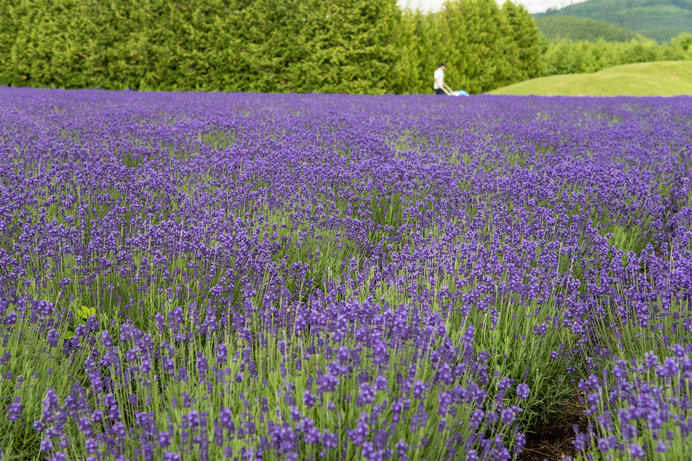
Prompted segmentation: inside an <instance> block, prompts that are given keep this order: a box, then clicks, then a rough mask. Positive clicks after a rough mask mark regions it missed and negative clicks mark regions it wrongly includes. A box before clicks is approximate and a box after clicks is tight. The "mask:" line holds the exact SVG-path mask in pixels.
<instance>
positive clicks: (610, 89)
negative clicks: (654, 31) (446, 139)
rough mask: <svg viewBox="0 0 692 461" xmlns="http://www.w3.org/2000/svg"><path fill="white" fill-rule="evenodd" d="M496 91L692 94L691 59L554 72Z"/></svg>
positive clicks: (591, 94) (568, 93) (611, 94)
mask: <svg viewBox="0 0 692 461" xmlns="http://www.w3.org/2000/svg"><path fill="white" fill-rule="evenodd" d="M491 93H493V94H517V95H528V94H537V95H544V96H557V95H562V96H617V95H629V96H674V95H680V94H688V95H692V61H659V62H644V63H639V64H627V65H624V66H616V67H610V68H608V69H604V70H602V71H599V72H594V73H592V74H571V75H553V76H551V77H542V78H536V79H533V80H526V81H524V82H520V83H516V84H514V85H510V86H506V87H504V88H499V89H497V90H494V91H492V92H491Z"/></svg>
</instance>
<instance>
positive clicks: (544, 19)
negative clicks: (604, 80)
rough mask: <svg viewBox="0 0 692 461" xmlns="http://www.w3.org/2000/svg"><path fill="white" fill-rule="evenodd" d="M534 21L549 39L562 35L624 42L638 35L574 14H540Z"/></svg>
mask: <svg viewBox="0 0 692 461" xmlns="http://www.w3.org/2000/svg"><path fill="white" fill-rule="evenodd" d="M534 21H535V22H536V26H538V30H539V31H540V32H541V33H542V34H543V35H545V37H546V38H548V39H550V40H552V39H556V38H558V37H562V38H569V39H571V40H589V41H593V42H595V41H598V40H599V39H603V40H606V41H613V42H626V41H628V40H632V39H634V38H637V37H638V36H639V34H637V33H635V32H632V31H631V30H627V29H625V28H623V27H620V26H618V25H616V24H611V23H609V22H605V21H599V20H596V19H588V18H580V17H576V16H541V17H536V18H534Z"/></svg>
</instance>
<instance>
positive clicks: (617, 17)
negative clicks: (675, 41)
mask: <svg viewBox="0 0 692 461" xmlns="http://www.w3.org/2000/svg"><path fill="white" fill-rule="evenodd" d="M555 16H577V17H581V18H587V19H597V20H600V21H606V22H610V23H613V24H617V25H619V26H621V27H624V28H625V29H628V30H631V31H633V32H636V33H639V34H642V35H645V36H647V37H651V38H653V39H654V40H657V41H659V42H666V41H668V40H670V39H671V38H673V37H675V36H677V35H679V34H680V33H681V32H691V33H692V0H588V1H586V2H584V3H577V4H575V5H570V6H568V7H565V8H561V9H559V10H548V11H547V12H545V13H541V14H537V15H535V17H536V18H541V17H555Z"/></svg>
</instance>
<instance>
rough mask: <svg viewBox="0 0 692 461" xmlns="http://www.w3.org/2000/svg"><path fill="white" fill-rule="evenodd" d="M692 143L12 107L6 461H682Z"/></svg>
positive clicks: (0, 369)
mask: <svg viewBox="0 0 692 461" xmlns="http://www.w3.org/2000/svg"><path fill="white" fill-rule="evenodd" d="M690 146H692V98H690V97H679V98H667V99H664V98H624V97H618V98H602V99H598V98H561V97H556V98H539V97H510V96H484V95H480V96H473V97H469V98H438V97H434V96H377V97H375V96H345V95H295V94H292V95H279V94H222V93H220V94H201V93H158V94H157V93H136V92H106V91H97V90H79V91H61V90H35V89H16V88H0V373H1V376H2V378H1V381H0V450H1V451H2V453H3V456H2V460H29V459H50V460H64V459H70V460H83V459H88V460H107V459H108V460H110V459H117V460H125V459H127V460H135V459H136V460H160V459H163V460H167V461H170V460H197V459H199V460H214V459H237V460H254V459H263V460H275V459H277V460H278V459H282V460H283V459H286V460H298V459H300V460H302V459H311V460H317V459H326V460H352V459H353V460H429V461H434V460H445V459H449V460H480V459H483V460H510V459H525V457H526V459H528V457H530V456H534V457H535V456H537V455H540V450H535V449H534V450H533V451H532V450H531V446H530V441H531V440H532V438H534V437H538V436H540V431H541V430H542V429H541V428H545V427H550V426H554V425H565V424H566V425H567V426H568V427H571V425H572V424H573V426H574V429H573V430H571V432H572V434H573V435H572V438H571V439H570V440H569V441H568V442H567V443H566V444H565V447H564V450H565V454H568V455H570V457H571V458H573V459H580V460H585V459H613V460H617V459H665V460H683V459H689V458H688V456H689V453H690V452H692V446H691V445H692V443H691V441H692V402H691V401H690V395H691V391H692V306H691V305H690V297H691V293H692V243H691V242H692V205H691V199H690V183H689V179H690V167H691V166H692V157H691V155H690ZM567 408H570V409H572V410H571V411H566V409H567ZM575 408H576V410H575ZM572 419H573V420H572ZM527 444H529V445H527ZM536 451H538V453H536ZM531 459H534V458H531Z"/></svg>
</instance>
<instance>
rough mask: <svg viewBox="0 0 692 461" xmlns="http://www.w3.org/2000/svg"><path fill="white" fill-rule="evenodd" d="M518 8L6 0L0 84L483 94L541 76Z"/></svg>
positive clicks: (388, 1)
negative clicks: (439, 84)
mask: <svg viewBox="0 0 692 461" xmlns="http://www.w3.org/2000/svg"><path fill="white" fill-rule="evenodd" d="M538 43H539V42H538V32H537V30H536V27H535V25H534V23H533V21H532V20H531V18H530V16H529V15H528V13H526V11H525V10H524V9H523V8H522V7H518V6H515V5H514V4H507V5H505V7H504V8H503V9H500V8H498V7H497V5H496V4H495V0H457V1H456V2H450V3H449V4H448V5H447V7H446V8H445V9H444V10H443V11H442V12H441V13H439V14H436V15H431V14H422V13H420V12H410V11H405V12H404V11H402V10H401V9H400V8H399V7H398V6H397V3H396V0H185V1H173V0H0V84H3V85H12V86H34V87H59V88H107V89H123V88H132V89H141V90H204V91H262V92H271V91H276V92H286V91H293V92H346V93H374V94H378V93H385V92H396V93H407V92H431V91H432V73H433V71H434V70H435V68H436V67H437V63H438V61H440V60H443V61H446V62H447V64H448V75H449V78H448V81H449V82H450V83H451V84H452V85H453V86H455V87H459V88H462V87H463V88H465V89H468V90H471V91H474V92H477V91H486V90H489V89H492V88H496V87H498V86H501V85H504V84H507V83H511V82H513V81H518V80H522V79H525V78H529V77H532V76H534V75H537V74H538V72H539V67H538V58H539V56H540V49H539V46H538Z"/></svg>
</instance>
